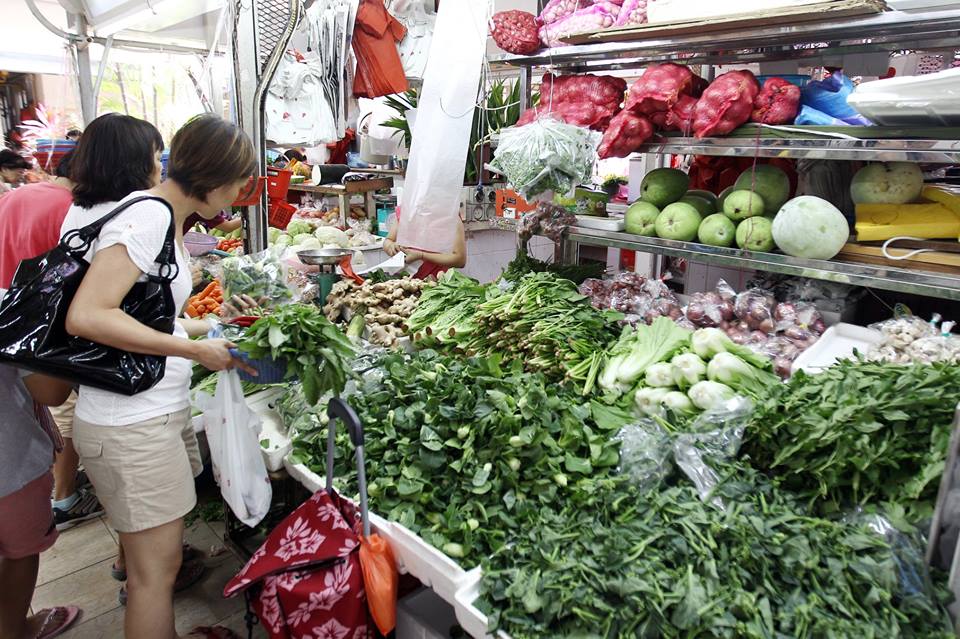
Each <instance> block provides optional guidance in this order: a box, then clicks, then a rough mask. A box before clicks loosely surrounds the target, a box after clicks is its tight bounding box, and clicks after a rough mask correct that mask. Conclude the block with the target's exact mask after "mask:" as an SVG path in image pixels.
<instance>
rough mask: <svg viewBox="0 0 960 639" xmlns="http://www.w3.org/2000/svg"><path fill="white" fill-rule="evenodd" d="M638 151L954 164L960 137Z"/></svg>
mask: <svg viewBox="0 0 960 639" xmlns="http://www.w3.org/2000/svg"><path fill="white" fill-rule="evenodd" d="M637 152H638V153H675V154H693V155H719V156H729V157H743V156H750V157H752V156H759V157H764V158H792V159H799V158H809V159H818V160H870V161H882V162H926V163H942V164H953V163H958V162H960V140H893V139H873V140H868V139H840V138H829V137H820V138H815V139H798V138H760V139H756V138H749V137H734V138H703V139H697V138H682V137H664V138H661V139H660V140H654V141H652V142H650V143H649V144H645V145H644V146H643V147H641V148H640V149H639V150H638V151H637Z"/></svg>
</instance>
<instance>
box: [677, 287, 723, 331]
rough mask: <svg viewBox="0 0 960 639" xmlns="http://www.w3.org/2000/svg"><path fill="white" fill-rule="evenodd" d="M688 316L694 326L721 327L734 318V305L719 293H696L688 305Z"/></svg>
mask: <svg viewBox="0 0 960 639" xmlns="http://www.w3.org/2000/svg"><path fill="white" fill-rule="evenodd" d="M686 316H687V319H688V320H690V321H691V322H692V323H693V325H694V326H699V327H701V328H703V327H713V326H719V325H720V324H721V323H722V322H729V321H731V320H732V319H733V318H734V304H733V303H731V301H730V300H728V299H724V297H723V296H722V295H721V294H720V293H719V292H717V291H707V292H705V293H694V294H693V295H692V296H691V297H690V303H689V304H687V309H686Z"/></svg>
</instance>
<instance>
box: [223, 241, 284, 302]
mask: <svg viewBox="0 0 960 639" xmlns="http://www.w3.org/2000/svg"><path fill="white" fill-rule="evenodd" d="M223 295H224V299H229V298H231V297H233V296H234V295H249V296H250V297H252V298H253V299H255V300H258V301H259V302H260V305H261V306H265V307H267V306H279V305H281V304H287V303H290V302H294V301H297V296H296V295H294V291H293V290H292V289H291V288H290V287H289V286H288V285H287V269H286V267H285V266H284V265H283V263H282V262H281V261H280V256H279V252H278V251H276V250H274V249H267V250H266V251H262V252H260V253H255V254H253V255H243V256H240V257H228V258H225V259H224V260H223Z"/></svg>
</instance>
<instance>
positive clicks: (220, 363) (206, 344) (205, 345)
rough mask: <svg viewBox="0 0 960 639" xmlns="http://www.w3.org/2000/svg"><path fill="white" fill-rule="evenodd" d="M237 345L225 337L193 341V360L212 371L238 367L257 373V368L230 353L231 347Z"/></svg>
mask: <svg viewBox="0 0 960 639" xmlns="http://www.w3.org/2000/svg"><path fill="white" fill-rule="evenodd" d="M236 347H237V345H236V344H234V343H233V342H231V341H229V340H225V339H205V340H200V341H198V342H195V349H196V350H195V353H194V356H193V359H194V361H196V362H198V363H199V364H200V365H201V366H203V367H204V368H207V369H209V370H212V371H224V370H227V369H230V368H234V367H236V368H240V369H243V370H244V371H246V372H248V373H250V374H251V375H257V370H256V369H255V368H251V367H250V366H248V365H246V364H244V363H243V361H242V360H239V359H237V358H235V357H234V356H233V355H232V354H231V353H230V349H231V348H236Z"/></svg>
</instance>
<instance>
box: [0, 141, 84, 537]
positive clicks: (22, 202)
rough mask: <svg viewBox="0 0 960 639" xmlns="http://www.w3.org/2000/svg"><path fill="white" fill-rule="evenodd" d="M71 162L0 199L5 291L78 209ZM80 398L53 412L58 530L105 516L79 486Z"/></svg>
mask: <svg viewBox="0 0 960 639" xmlns="http://www.w3.org/2000/svg"><path fill="white" fill-rule="evenodd" d="M70 159H71V154H70V153H68V154H67V155H65V156H64V157H63V159H62V160H61V161H60V164H59V165H58V166H57V169H56V177H55V178H54V179H53V181H51V182H37V183H36V184H27V185H25V186H21V187H20V188H19V189H17V190H16V191H12V192H10V193H7V194H6V195H4V196H3V197H0V289H8V288H10V283H11V282H12V281H13V277H14V275H15V274H16V272H17V267H18V266H19V265H20V262H21V260H26V259H30V258H32V257H36V256H38V255H43V254H44V253H46V252H48V251H50V250H51V249H53V247H55V246H56V245H57V243H58V242H59V241H60V227H61V225H62V224H63V220H64V218H65V217H66V216H67V210H68V209H69V208H70V205H71V204H73V193H72V192H71V189H72V188H73V183H72V182H71V181H70V179H69V177H68V176H69V174H70ZM76 399H77V396H76V394H73V395H71V396H70V398H69V399H68V400H67V402H65V403H64V405H63V406H60V407H58V408H56V409H53V410H52V411H51V412H52V413H53V418H54V421H55V422H56V424H57V427H58V429H59V430H60V434H61V436H62V437H63V450H62V451H61V452H59V453H57V456H56V458H55V461H54V464H53V477H54V494H53V507H54V519H55V522H56V525H57V530H65V529H67V528H70V527H72V526H75V525H77V524H79V523H80V522H83V521H86V520H88V519H92V518H94V517H98V516H100V515H102V514H103V507H101V506H100V502H99V500H98V499H97V497H96V495H94V494H93V493H92V492H91V491H89V490H87V488H86V487H84V486H79V485H78V482H77V469H78V467H79V465H80V458H79V457H78V456H77V451H76V449H75V448H74V446H73V405H74V404H75V403H76Z"/></svg>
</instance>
